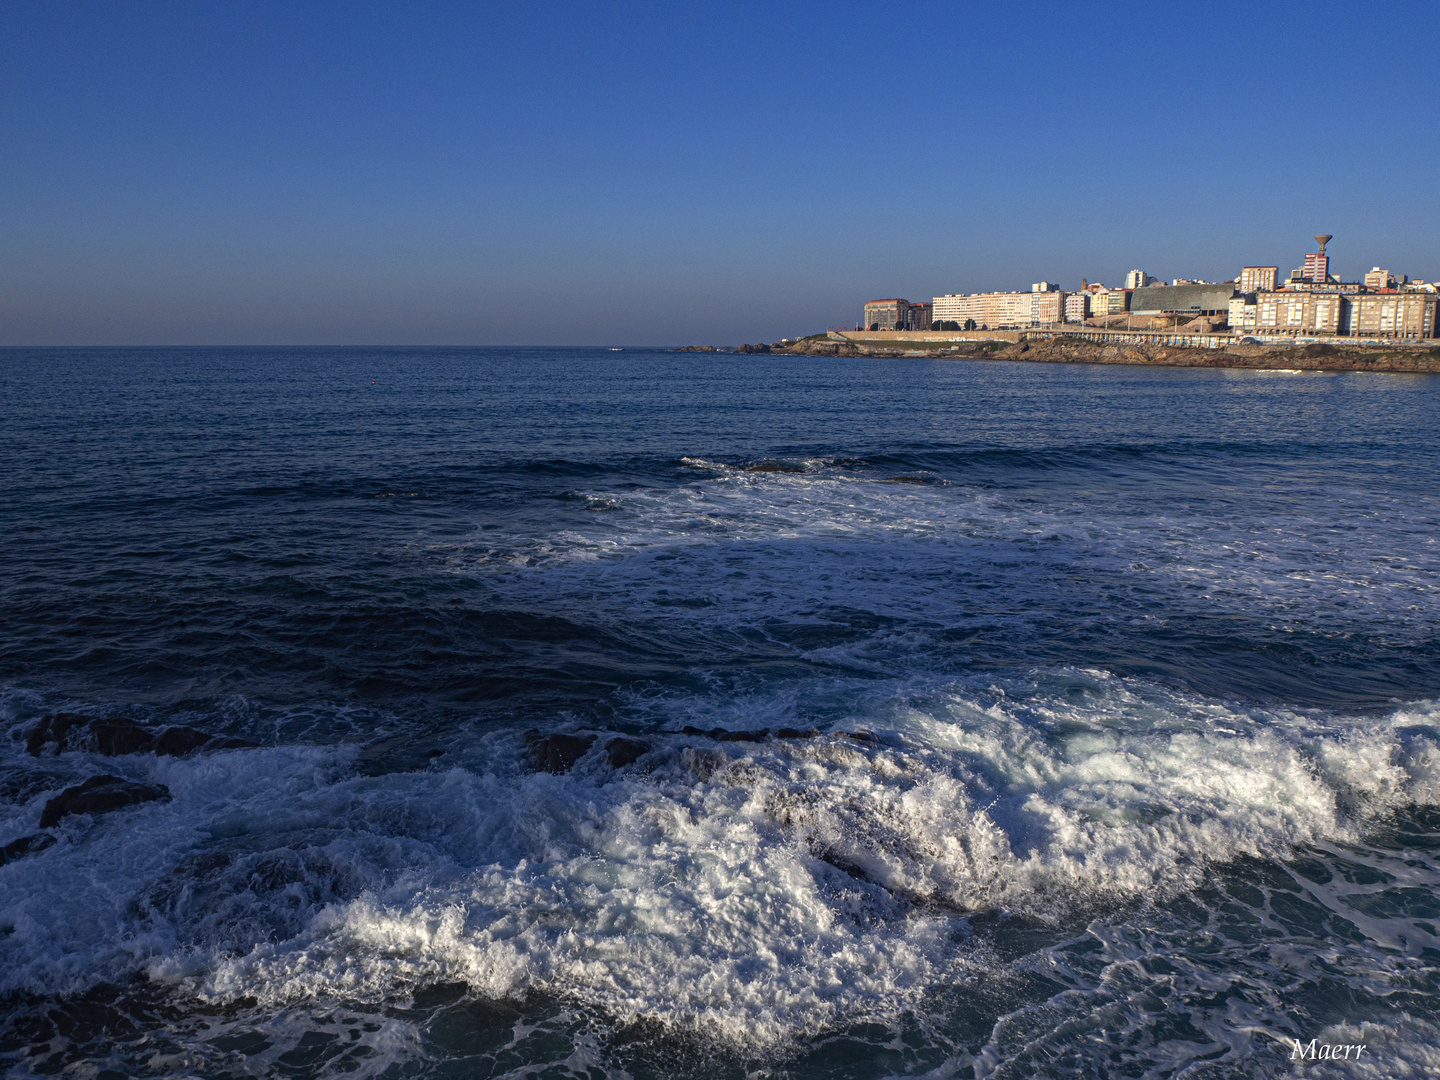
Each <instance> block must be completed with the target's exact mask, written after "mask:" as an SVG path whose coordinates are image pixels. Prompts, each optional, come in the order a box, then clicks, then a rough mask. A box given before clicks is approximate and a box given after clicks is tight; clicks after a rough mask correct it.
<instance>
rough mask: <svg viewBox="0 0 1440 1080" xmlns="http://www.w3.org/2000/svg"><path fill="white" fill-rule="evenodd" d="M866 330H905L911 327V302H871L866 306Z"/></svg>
mask: <svg viewBox="0 0 1440 1080" xmlns="http://www.w3.org/2000/svg"><path fill="white" fill-rule="evenodd" d="M864 325H865V329H867V330H905V329H908V328H909V326H910V301H909V300H900V299H898V298H895V299H890V300H871V301H869V302H868V303H867V304H866V305H865V323H864Z"/></svg>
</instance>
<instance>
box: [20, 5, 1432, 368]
mask: <svg viewBox="0 0 1440 1080" xmlns="http://www.w3.org/2000/svg"><path fill="white" fill-rule="evenodd" d="M1027 10H1029V15H1028V17H1027V18H1026V19H1017V18H1016V17H1015V16H1014V15H1013V14H1010V13H1007V12H1003V11H997V10H994V9H993V8H991V7H989V6H984V5H929V6H927V5H918V6H906V7H905V8H903V9H900V8H896V9H892V10H889V11H888V13H887V11H886V9H875V8H873V7H871V6H862V5H858V4H839V5H825V6H823V7H822V6H820V5H803V4H790V5H780V4H754V5H751V6H749V7H745V8H735V7H733V6H720V5H703V4H702V5H698V6H694V7H692V8H689V9H686V10H685V11H684V12H677V11H673V10H671V9H668V8H664V7H660V6H656V5H644V4H616V5H608V6H600V7H597V6H593V5H589V6H587V5H578V4H571V5H565V4H559V5H551V6H549V7H547V8H546V9H543V12H542V13H540V14H537V11H536V9H534V8H533V7H532V6H526V5H519V4H496V5H488V6H486V8H485V9H484V10H483V11H478V10H476V9H472V8H469V7H465V6H460V5H448V4H438V5H433V6H429V7H425V8H422V9H407V12H405V13H400V12H395V11H391V10H389V9H385V8H380V7H374V8H361V9H351V8H346V7H342V6H339V5H309V6H306V7H305V8H304V9H296V10H292V9H290V8H287V7H285V6H282V5H243V6H241V5H213V6H205V7H193V8H191V7H184V6H174V5H160V4H140V5H131V6H126V7H124V8H117V7H113V6H107V5H100V4H95V3H68V4H67V3H61V4H56V5H46V6H43V7H42V6H39V5H35V6H23V5H11V6H9V7H8V8H6V9H5V10H4V11H3V12H0V61H3V63H0V86H3V88H4V100H5V101H6V103H7V107H6V108H5V109H4V110H0V141H3V145H4V146H5V147H6V152H5V153H4V154H3V155H0V237H3V243H0V344H3V345H52V344H53V345H64V344H380V345H384V344H396V345H402V344H437V345H450V344H453V345H463V344H497V345H504V344H562V345H563V344H592V343H593V344H602V343H605V344H634V345H645V344H657V345H664V344H681V343H686V342H691V341H714V342H733V341H743V340H774V339H777V338H779V337H781V336H784V335H789V334H794V333H797V332H808V331H810V330H812V329H816V328H823V327H824V326H826V325H841V324H845V323H847V322H851V321H853V319H854V317H855V315H854V311H855V304H856V302H857V298H860V299H863V298H869V297H874V296H915V297H917V298H920V297H930V296H933V295H938V294H941V293H949V292H971V291H978V290H981V289H992V288H1020V289H1023V288H1025V287H1027V285H1028V284H1029V283H1030V282H1033V281H1037V280H1042V279H1043V280H1050V281H1061V282H1073V283H1078V282H1079V280H1080V279H1081V278H1082V277H1088V278H1089V279H1090V280H1100V281H1104V282H1107V283H1109V284H1111V285H1112V286H1113V285H1115V284H1117V283H1118V282H1119V281H1120V280H1121V279H1122V278H1123V276H1124V274H1125V273H1126V272H1127V271H1128V270H1130V269H1132V268H1133V267H1136V266H1140V267H1145V268H1146V269H1147V270H1148V271H1149V272H1150V273H1152V274H1154V275H1155V276H1156V277H1158V278H1161V279H1164V280H1170V279H1172V278H1175V277H1194V278H1201V279H1205V280H1212V281H1213V280H1223V279H1225V278H1229V277H1233V276H1234V274H1235V273H1236V271H1237V269H1238V267H1240V266H1242V265H1247V264H1252V263H1272V262H1278V263H1279V264H1280V265H1281V266H1282V268H1284V269H1288V268H1289V266H1291V265H1295V264H1294V263H1293V262H1292V260H1293V259H1294V257H1295V256H1296V255H1297V254H1303V252H1302V251H1300V250H1299V245H1298V240H1299V238H1302V237H1305V236H1307V235H1309V233H1311V232H1312V231H1313V230H1314V229H1315V228H1316V227H1318V226H1321V225H1323V227H1324V228H1326V229H1328V230H1330V231H1332V232H1333V233H1334V234H1335V235H1336V236H1337V237H1339V238H1340V239H1339V240H1337V241H1336V242H1335V244H1334V245H1333V246H1332V249H1331V254H1332V256H1333V263H1332V267H1333V270H1332V272H1334V273H1337V274H1338V275H1339V276H1341V277H1342V278H1344V279H1346V280H1354V279H1358V278H1359V277H1360V276H1362V275H1363V274H1364V273H1365V272H1367V271H1368V270H1370V268H1371V267H1372V266H1375V265H1381V266H1386V267H1390V268H1394V269H1395V270H1396V271H1397V272H1404V273H1409V274H1411V275H1412V276H1417V277H1421V278H1426V279H1430V280H1434V279H1436V278H1440V242H1437V241H1440V226H1436V225H1435V224H1433V216H1432V215H1427V214H1424V213H1423V212H1422V213H1417V210H1423V207H1424V206H1425V205H1428V200H1427V197H1428V196H1429V195H1430V194H1431V192H1430V191H1428V190H1422V189H1421V182H1422V181H1423V179H1424V178H1426V177H1430V176H1434V175H1436V172H1437V167H1440V149H1437V143H1436V140H1435V139H1434V138H1433V135H1434V131H1433V128H1434V124H1433V121H1427V120H1425V117H1426V116H1428V113H1425V112H1424V110H1423V107H1422V104H1421V103H1422V102H1424V101H1425V100H1428V99H1429V98H1431V97H1433V95H1434V91H1435V90H1436V89H1440V73H1437V70H1436V65H1434V64H1433V60H1432V58H1431V56H1430V49H1429V46H1428V36H1427V35H1424V34H1411V35H1400V34H1397V33H1396V31H1395V29H1394V27H1395V26H1396V25H1399V24H1402V23H1407V22H1413V21H1414V20H1415V19H1417V18H1418V19H1420V20H1422V21H1425V17H1426V16H1427V15H1430V14H1431V12H1430V9H1429V8H1427V7H1426V6H1423V5H1419V4H1401V5H1398V6H1397V8H1396V9H1395V11H1394V13H1393V14H1394V17H1393V18H1392V17H1388V16H1387V19H1386V20H1384V21H1383V22H1382V21H1381V20H1377V19H1374V18H1373V17H1371V16H1369V15H1367V14H1366V13H1364V12H1359V11H1357V10H1355V9H1353V8H1352V7H1348V6H1344V5H1339V4H1333V5H1332V4H1325V3H1321V4H1316V5H1311V6H1310V7H1309V8H1307V15H1306V18H1305V19H1304V20H1301V21H1300V22H1295V21H1294V20H1293V19H1291V18H1290V17H1289V15H1288V14H1287V13H1286V11H1285V10H1284V9H1278V8H1277V9H1275V10H1273V11H1272V10H1268V9H1264V8H1261V9H1255V8H1253V7H1248V6H1243V7H1242V6H1240V5H1236V4H1219V5H1217V6H1215V7H1214V8H1213V9H1212V14H1213V15H1214V16H1215V25H1216V26H1217V27H1230V26H1239V25H1243V27H1244V33H1240V32H1239V31H1238V30H1237V31H1235V32H1233V33H1231V32H1229V31H1227V32H1226V33H1223V34H1216V33H1212V32H1209V31H1203V30H1202V29H1200V28H1197V27H1196V26H1195V25H1194V21H1193V17H1192V16H1190V15H1188V14H1186V13H1183V12H1174V13H1172V12H1170V11H1169V10H1166V9H1163V8H1161V9H1157V8H1155V7H1153V6H1141V5H1123V6H1120V7H1118V8H1113V9H1107V10H1106V11H1105V12H1103V13H1098V14H1092V16H1091V18H1090V21H1089V22H1087V23H1086V24H1085V25H1084V26H1082V27H1080V28H1078V29H1077V28H1076V27H1075V26H1074V25H1073V16H1074V13H1073V11H1072V10H1071V9H1070V8H1069V7H1068V6H1066V5H1059V4H1055V5H1040V6H1038V7H1036V8H1034V9H1033V10H1030V9H1027ZM542 16H543V17H542ZM1317 72H1318V74H1317ZM1265 110H1269V111H1270V112H1269V113H1266V112H1265ZM1276 110H1279V115H1281V117H1282V119H1283V124H1282V125H1281V127H1280V128H1279V129H1277V130H1270V131H1267V133H1266V134H1265V135H1264V136H1263V137H1262V136H1257V135H1255V134H1254V133H1253V132H1254V121H1255V119H1256V117H1257V116H1259V115H1262V114H1264V115H1270V114H1271V113H1274V112H1275V111H1276ZM1417 115H1419V116H1420V118H1421V119H1420V122H1419V124H1418V125H1417V123H1416V120H1415V117H1416V116H1417ZM1382 151H1383V152H1382Z"/></svg>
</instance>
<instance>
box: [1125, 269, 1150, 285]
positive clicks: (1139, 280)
mask: <svg viewBox="0 0 1440 1080" xmlns="http://www.w3.org/2000/svg"><path fill="white" fill-rule="evenodd" d="M1154 280H1155V279H1154V278H1153V277H1151V276H1150V275H1149V274H1147V273H1145V271H1144V270H1131V271H1130V272H1129V273H1128V274H1126V275H1125V288H1127V289H1143V288H1145V286H1146V285H1149V284H1151V283H1152V282H1154Z"/></svg>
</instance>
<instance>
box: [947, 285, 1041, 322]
mask: <svg viewBox="0 0 1440 1080" xmlns="http://www.w3.org/2000/svg"><path fill="white" fill-rule="evenodd" d="M1066 296H1067V294H1066V293H1064V292H1062V291H1060V290H1059V289H1052V290H1050V291H1048V292H993V293H968V294H967V293H951V294H950V295H948V296H937V297H935V300H934V304H935V307H934V315H933V318H934V320H935V321H936V322H955V323H959V324H960V325H961V326H964V325H965V323H966V322H967V321H969V320H971V319H973V320H974V321H975V325H976V326H977V327H983V328H984V329H986V330H999V329H1004V328H1016V327H1030V326H1038V325H1041V324H1046V323H1058V322H1063V321H1064V319H1065V299H1066Z"/></svg>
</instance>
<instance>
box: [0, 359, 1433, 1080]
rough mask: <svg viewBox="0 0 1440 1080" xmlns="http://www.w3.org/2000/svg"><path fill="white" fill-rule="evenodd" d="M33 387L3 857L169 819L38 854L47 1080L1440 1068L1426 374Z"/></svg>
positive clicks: (879, 364) (270, 376)
mask: <svg viewBox="0 0 1440 1080" xmlns="http://www.w3.org/2000/svg"><path fill="white" fill-rule="evenodd" d="M0 403H3V406H4V416H5V418H6V421H5V424H4V425H3V426H0V475H3V476H4V477H5V480H4V483H5V493H4V494H5V501H6V512H5V513H4V515H0V541H3V550H4V552H5V556H6V558H5V564H6V570H5V574H4V576H3V578H0V721H3V724H4V727H5V728H6V729H7V730H8V731H9V732H10V734H11V735H12V736H13V737H12V738H10V739H6V740H0V844H4V843H8V842H10V841H11V840H13V839H15V838H18V837H22V836H26V835H30V834H33V833H34V832H35V831H36V828H37V821H38V818H39V813H40V810H41V809H42V808H43V806H44V805H45V802H46V801H47V799H48V798H49V797H51V796H53V795H54V794H55V792H56V791H57V790H58V789H60V788H63V787H65V786H67V785H70V784H73V783H77V782H79V781H80V780H83V779H84V778H86V777H88V776H91V775H95V774H97V773H101V772H109V773H114V774H118V775H121V776H124V777H126V778H128V779H132V780H139V781H144V782H147V783H161V784H164V785H165V786H166V787H167V788H168V790H169V792H170V795H171V799H170V801H168V802H157V803H151V804H148V805H144V806H138V807H132V808H128V809H124V810H119V811H116V812H113V813H110V814H104V815H98V816H94V817H91V816H78V817H71V818H67V819H65V820H64V821H62V823H61V824H60V825H59V826H58V827H56V828H55V829H52V830H50V831H51V833H52V834H53V835H54V836H55V837H56V838H57V842H56V843H55V844H54V846H52V847H50V848H48V849H46V850H43V851H40V852H38V853H36V854H33V855H29V856H27V857H24V858H21V859H17V860H15V861H13V862H10V863H8V864H6V865H4V866H0V995H3V998H0V1001H3V1005H4V1008H3V1010H0V1011H3V1014H4V1015H3V1020H0V1055H3V1056H4V1060H5V1063H6V1067H7V1068H8V1069H10V1070H11V1071H12V1072H13V1073H14V1074H15V1075H19V1076H29V1075H54V1074H56V1073H58V1072H62V1071H63V1070H66V1069H70V1070H72V1071H74V1074H75V1075H104V1071H105V1070H110V1071H111V1072H112V1073H114V1074H117V1075H127V1076H135V1075H197V1076H242V1075H275V1076H327V1075H337V1074H341V1073H344V1074H347V1075H360V1076H429V1075H437V1076H477V1075H478V1076H508V1075H515V1076H539V1075H546V1076H568V1075H585V1076H633V1077H647V1076H656V1077H661V1076H690V1075H693V1076H714V1075H733V1076H736V1077H741V1076H750V1075H766V1076H793V1077H819V1076H854V1077H870V1076H886V1075H932V1076H937V1077H946V1076H962V1077H970V1076H974V1077H1012V1076H1013V1077H1028V1076H1037V1075H1038V1076H1071V1075H1093V1076H1112V1075H1113V1076H1186V1077H1224V1076H1236V1075H1286V1074H1288V1073H1289V1072H1291V1071H1292V1070H1294V1069H1296V1068H1297V1067H1298V1066H1297V1064H1296V1063H1293V1062H1292V1061H1291V1060H1290V1055H1291V1044H1290V1040H1292V1039H1296V1038H1300V1039H1302V1041H1304V1042H1307V1043H1308V1042H1309V1040H1311V1039H1318V1040H1319V1042H1321V1043H1348V1044H1358V1043H1364V1044H1365V1045H1366V1047H1367V1050H1366V1053H1365V1055H1364V1056H1363V1057H1362V1059H1361V1061H1360V1062H1358V1063H1357V1062H1353V1061H1347V1062H1337V1063H1334V1064H1320V1065H1311V1066H1308V1067H1307V1069H1306V1072H1307V1074H1313V1075H1327V1074H1333V1075H1344V1076H1404V1075H1414V1076H1421V1075H1428V1074H1430V1073H1433V1072H1434V1071H1435V1070H1436V1069H1440V1049H1437V1047H1440V1040H1437V1034H1440V998H1437V990H1440V984H1437V976H1440V929H1437V927H1440V861H1437V860H1440V810H1437V805H1436V804H1437V803H1440V751H1437V744H1440V706H1437V704H1436V702H1435V699H1436V696H1437V687H1440V644H1437V641H1436V633H1435V627H1436V625H1437V624H1440V618H1437V616H1440V573H1437V571H1440V479H1437V477H1440V470H1437V464H1440V438H1437V436H1440V409H1437V404H1440V380H1437V379H1435V378H1433V377H1426V376H1383V375H1373V374H1350V375H1278V374H1275V373H1260V372H1240V371H1205V370H1171V371H1166V370H1148V369H1132V368H1107V367H1089V366H1046V365H1028V364H1006V363H986V362H930V361H855V360H832V359H816V358H778V357H753V358H752V357H732V356H718V357H717V356H693V355H676V354H668V353H660V352H647V351H626V352H622V353H613V352H609V351H606V350H597V351H586V350H499V349H496V350H385V351H364V350H73V351H65V350H45V351H26V350H9V351H4V352H0ZM56 711H69V712H81V713H87V714H91V715H95V716H123V717H127V718H129V719H132V720H136V721H140V722H143V723H147V724H173V723H183V724H189V725H192V726H195V727H198V728H202V729H203V730H205V731H208V732H214V733H219V734H225V735H231V736H239V737H243V738H246V739H249V740H252V741H253V742H255V743H257V744H259V745H258V746H257V747H255V748H253V749H239V750H229V751H219V752H213V753H202V754H198V755H194V756H191V757H185V758H172V757H155V756H153V755H150V754H132V755H127V756H124V757H102V756H100V755H98V754H94V753H89V752H85V751H67V752H64V753H59V754H53V753H52V754H42V755H41V756H31V755H30V754H28V753H27V752H26V744H25V740H24V737H23V736H24V733H25V732H26V731H27V730H28V729H29V728H30V727H31V726H32V725H33V724H34V723H35V722H36V721H37V720H38V719H39V718H40V717H42V716H44V715H47V714H50V713H53V712H56ZM687 727H688V728H690V729H692V732H693V731H694V730H695V729H699V730H700V731H701V732H709V731H710V730H711V729H713V728H723V729H726V730H728V731H756V730H758V729H767V730H769V731H771V732H774V731H776V730H777V729H793V730H796V731H800V730H807V729H814V730H815V731H818V732H819V734H817V735H814V736H812V737H807V738H789V737H787V738H775V737H769V738H765V739H762V740H760V741H728V740H718V739H716V738H713V737H711V736H710V735H707V734H696V733H691V734H686V733H685V732H684V731H683V730H682V729H685V728H687ZM531 729H538V731H539V732H541V733H542V734H543V733H549V732H580V733H601V734H600V738H599V740H598V741H597V742H596V744H595V745H594V747H593V748H592V749H591V751H590V752H588V753H587V754H586V755H585V756H584V757H582V758H581V759H580V761H579V762H578V763H577V764H576V765H575V767H574V768H573V769H572V770H571V771H569V772H566V773H564V774H560V775H552V774H550V773H546V772H535V771H534V770H533V768H532V765H531V763H530V760H529V757H528V755H527V742H526V737H525V733H526V732H527V731H528V730H531ZM607 732H619V733H622V734H625V735H628V736H630V737H633V738H637V739H641V740H643V741H644V742H645V743H646V745H647V746H648V747H649V750H648V752H647V753H645V754H644V755H643V756H642V757H640V758H639V759H638V760H637V761H635V762H634V763H632V764H628V765H623V766H621V767H619V768H615V767H612V765H611V764H610V763H609V761H608V760H607V759H606V754H605V749H604V748H605V743H606V741H607V739H608V738H610V737H611V736H608V735H605V734H603V733H607ZM865 733H869V735H868V737H867V736H866V735H865ZM857 735H860V736H862V737H859V738H857V737H855V736H857ZM437 751H438V752H440V753H438V754H437V753H436V752H437Z"/></svg>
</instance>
